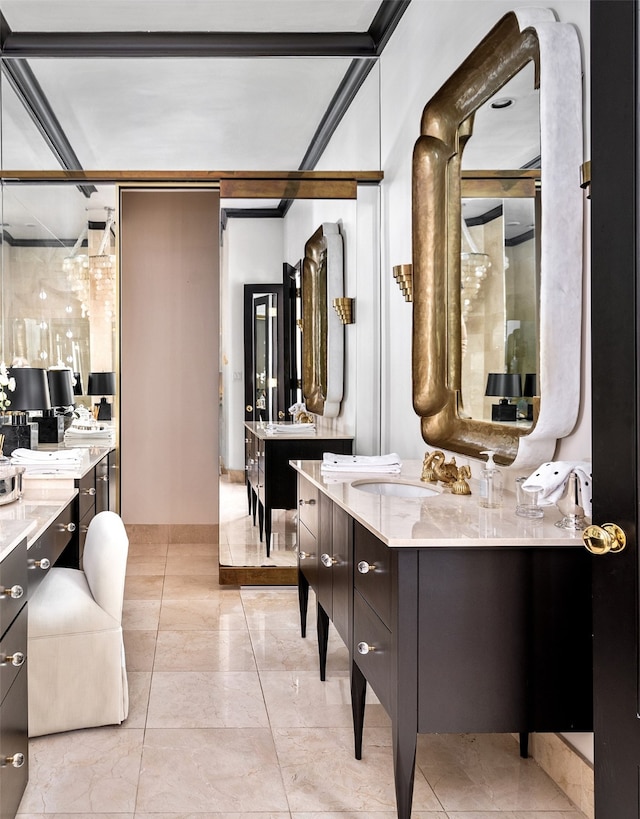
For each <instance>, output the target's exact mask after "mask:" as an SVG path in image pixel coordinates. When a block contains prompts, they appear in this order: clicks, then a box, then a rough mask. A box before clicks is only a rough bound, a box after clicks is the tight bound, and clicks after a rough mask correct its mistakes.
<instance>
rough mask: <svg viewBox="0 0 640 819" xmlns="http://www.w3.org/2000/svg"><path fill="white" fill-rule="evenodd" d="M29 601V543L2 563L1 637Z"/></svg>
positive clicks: (0, 581)
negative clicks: (27, 600)
mask: <svg viewBox="0 0 640 819" xmlns="http://www.w3.org/2000/svg"><path fill="white" fill-rule="evenodd" d="M26 599H27V541H26V539H25V540H23V541H22V543H20V544H19V545H18V546H16V548H15V549H14V550H13V551H12V552H10V553H9V554H8V555H7V556H6V557H5V559H4V560H3V561H2V563H0V635H2V634H4V633H5V631H6V630H7V629H8V628H9V626H10V625H11V623H12V622H13V620H14V619H15V617H16V615H17V614H18V612H19V611H20V609H21V608H22V607H23V606H24V604H25V602H26Z"/></svg>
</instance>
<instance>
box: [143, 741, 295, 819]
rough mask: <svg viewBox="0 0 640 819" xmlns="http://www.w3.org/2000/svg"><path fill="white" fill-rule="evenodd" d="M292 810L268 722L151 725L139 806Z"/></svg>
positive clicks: (145, 809)
mask: <svg viewBox="0 0 640 819" xmlns="http://www.w3.org/2000/svg"><path fill="white" fill-rule="evenodd" d="M212 805H215V806H216V809H217V811H218V812H219V813H222V814H224V812H225V811H226V812H228V813H233V812H236V813H240V814H242V812H247V813H250V812H263V813H267V814H268V813H269V812H270V811H272V812H276V813H277V812H278V811H280V812H284V813H285V814H286V813H287V812H288V810H289V806H288V803H287V797H286V795H285V791H284V786H283V783H282V777H281V775H280V769H279V767H278V759H277V757H276V753H275V748H274V744H273V738H272V736H271V732H270V731H269V729H268V728H235V729H231V730H230V729H226V728H217V729H214V728H209V729H202V728H201V729H191V730H184V729H182V730H180V729H173V730H168V729H147V731H146V734H145V743H144V750H143V755H142V769H141V772H140V780H139V785H138V798H137V802H136V812H137V813H138V814H141V813H142V814H144V813H154V812H160V813H165V814H166V813H167V812H169V813H170V812H174V813H178V814H180V815H181V816H184V815H188V814H189V813H190V812H194V813H203V812H206V811H209V812H210V810H211V806H212Z"/></svg>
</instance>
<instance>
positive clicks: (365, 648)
mask: <svg viewBox="0 0 640 819" xmlns="http://www.w3.org/2000/svg"><path fill="white" fill-rule="evenodd" d="M375 650H376V648H375V646H370V645H369V643H365V642H364V640H363V641H362V642H361V643H358V653H359V654H368V653H369V652H370V651H375Z"/></svg>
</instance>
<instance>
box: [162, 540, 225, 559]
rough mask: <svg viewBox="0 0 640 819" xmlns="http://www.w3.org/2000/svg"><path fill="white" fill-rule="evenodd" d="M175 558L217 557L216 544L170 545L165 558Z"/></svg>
mask: <svg viewBox="0 0 640 819" xmlns="http://www.w3.org/2000/svg"><path fill="white" fill-rule="evenodd" d="M175 557H205V558H213V557H215V558H217V557H218V544H217V543H170V544H169V547H168V550H167V558H175Z"/></svg>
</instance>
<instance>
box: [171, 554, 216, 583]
mask: <svg viewBox="0 0 640 819" xmlns="http://www.w3.org/2000/svg"><path fill="white" fill-rule="evenodd" d="M165 574H166V575H172V574H210V575H213V576H215V577H217V576H218V554H217V552H216V554H215V555H207V556H204V555H179V554H176V553H175V552H174V553H172V554H170V555H168V556H167V566H166V570H165Z"/></svg>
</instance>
